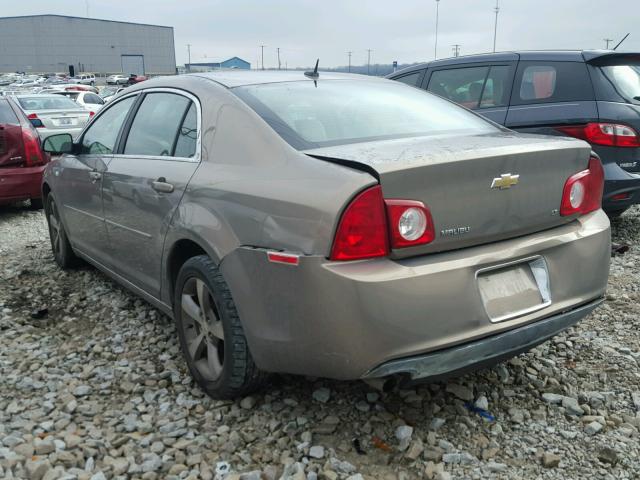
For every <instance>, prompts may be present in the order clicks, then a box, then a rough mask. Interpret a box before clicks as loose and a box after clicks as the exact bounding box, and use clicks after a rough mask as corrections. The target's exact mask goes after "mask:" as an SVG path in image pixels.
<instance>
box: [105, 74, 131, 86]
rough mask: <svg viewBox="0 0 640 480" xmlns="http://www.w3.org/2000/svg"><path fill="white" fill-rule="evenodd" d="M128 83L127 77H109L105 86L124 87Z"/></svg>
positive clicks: (119, 75) (120, 75)
mask: <svg viewBox="0 0 640 480" xmlns="http://www.w3.org/2000/svg"><path fill="white" fill-rule="evenodd" d="M127 83H129V75H122V74H117V75H109V76H108V77H107V85H125V84H127Z"/></svg>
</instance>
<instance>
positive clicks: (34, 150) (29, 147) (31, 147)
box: [22, 125, 48, 167]
mask: <svg viewBox="0 0 640 480" xmlns="http://www.w3.org/2000/svg"><path fill="white" fill-rule="evenodd" d="M22 143H23V145H24V158H25V165H26V166H27V167H36V166H38V165H44V164H45V163H47V161H48V158H47V156H46V154H45V153H44V152H43V151H42V149H41V148H40V137H39V136H38V133H37V132H36V131H35V130H33V129H32V128H29V127H28V126H24V125H23V127H22Z"/></svg>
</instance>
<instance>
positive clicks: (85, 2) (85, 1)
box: [84, 0, 89, 18]
mask: <svg viewBox="0 0 640 480" xmlns="http://www.w3.org/2000/svg"><path fill="white" fill-rule="evenodd" d="M84 6H85V7H86V8H87V18H89V0H84Z"/></svg>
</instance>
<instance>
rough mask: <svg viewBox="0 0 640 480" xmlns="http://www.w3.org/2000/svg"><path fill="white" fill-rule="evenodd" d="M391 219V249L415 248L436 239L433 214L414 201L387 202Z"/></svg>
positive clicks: (388, 214)
mask: <svg viewBox="0 0 640 480" xmlns="http://www.w3.org/2000/svg"><path fill="white" fill-rule="evenodd" d="M385 204H386V205H387V216H388V218H389V229H390V231H389V233H390V235H391V248H405V247H414V246H416V245H424V244H425V243H430V242H432V241H433V239H434V238H435V236H436V234H435V229H434V228H433V220H432V218H431V212H430V211H429V209H428V208H427V207H425V205H424V203H422V202H417V201H414V200H385Z"/></svg>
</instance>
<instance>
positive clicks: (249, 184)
mask: <svg viewBox="0 0 640 480" xmlns="http://www.w3.org/2000/svg"><path fill="white" fill-rule="evenodd" d="M510 58H512V61H513V62H515V63H514V64H509V65H507V67H508V69H513V70H515V72H516V73H514V75H515V78H516V80H513V79H512V80H511V82H512V83H513V82H515V83H517V82H518V81H520V82H523V80H522V78H525V79H526V80H524V83H526V84H527V87H523V88H524V90H522V92H523V93H522V95H523V96H524V97H525V98H526V99H527V100H526V101H529V100H528V99H529V98H530V96H531V95H533V96H534V99H538V100H539V101H540V106H541V105H542V104H543V102H542V100H544V99H545V98H554V95H559V93H558V94H556V93H555V92H556V91H559V92H565V91H566V90H565V87H563V86H562V85H563V83H562V80H561V75H560V72H561V71H562V69H563V67H562V66H561V65H559V64H554V65H553V66H554V68H555V69H556V70H555V71H556V73H555V74H553V75H552V74H549V73H548V70H545V69H543V68H540V67H536V68H535V69H534V70H526V68H527V67H528V66H529V65H525V64H522V65H525V66H522V65H521V64H520V60H519V59H515V57H510ZM523 61H524V60H523ZM532 61H533V60H532ZM536 61H537V60H536ZM583 65H584V62H583ZM498 66H501V65H498ZM420 68H421V69H422V71H419V70H420ZM430 68H431V66H423V67H419V68H417V70H416V71H415V72H404V73H407V74H415V75H416V76H415V81H414V82H405V83H412V84H413V85H415V86H418V85H419V86H420V87H422V86H423V81H424V79H425V77H426V76H427V75H428V76H429V77H428V79H427V83H426V84H425V88H424V89H422V90H419V89H416V88H413V87H410V86H407V85H404V84H403V83H401V82H396V81H391V80H387V79H377V78H371V77H362V76H356V75H348V74H334V73H323V72H320V73H318V72H317V70H316V71H314V72H306V73H305V74H303V73H302V72H297V71H274V72H249V71H243V72H241V71H225V72H216V73H211V74H194V75H182V76H175V77H164V78H157V79H152V80H149V81H147V82H144V83H141V84H138V85H133V86H131V87H129V88H127V90H125V91H124V92H122V93H120V94H119V95H117V96H116V97H115V98H114V99H113V100H111V101H110V102H109V103H107V104H106V105H105V106H104V107H103V108H102V109H101V110H100V111H99V112H98V113H97V114H96V115H95V116H94V117H93V118H92V119H91V120H90V121H89V123H88V125H87V126H86V127H85V128H84V129H83V130H82V132H81V133H80V134H79V135H77V136H75V137H74V136H73V135H72V134H70V133H64V134H59V135H52V136H49V137H48V138H47V139H46V140H45V141H44V149H45V150H46V151H48V152H49V153H51V154H54V155H56V158H55V159H54V160H52V161H51V162H50V163H49V164H48V165H47V167H46V169H45V173H44V178H43V190H42V191H43V195H44V202H45V205H46V207H45V213H46V218H47V221H48V225H49V233H50V238H51V247H52V252H53V255H54V258H55V261H56V262H57V263H58V265H59V266H60V267H62V268H71V267H72V266H73V265H74V264H76V262H77V261H78V260H79V259H83V260H85V261H88V262H89V263H91V264H93V265H95V266H96V267H97V268H99V269H100V270H102V271H103V272H105V273H106V274H107V275H109V276H111V277H112V278H114V279H115V280H116V281H118V282H120V283H121V284H123V285H124V286H125V287H126V288H129V289H131V290H132V291H133V292H135V293H136V294H138V295H140V296H141V297H142V298H144V299H146V300H147V301H149V302H150V303H152V304H153V305H155V306H156V307H157V308H159V309H160V310H162V311H163V312H164V313H166V314H167V315H169V316H171V317H172V318H173V319H174V321H175V323H176V327H177V332H178V336H179V341H180V345H181V348H182V351H183V354H184V357H185V360H186V363H187V365H188V367H189V370H190V372H191V374H192V376H193V377H194V379H195V380H196V381H197V382H198V383H199V384H200V386H201V387H202V388H203V389H204V390H205V391H206V392H207V393H209V394H210V395H212V396H214V397H237V396H242V395H246V394H247V393H248V392H250V391H252V390H254V389H256V388H258V387H260V386H261V385H263V383H264V381H265V378H266V375H267V373H268V372H282V373H291V374H302V375H311V376H318V377H329V378H335V379H355V378H361V379H366V380H376V381H380V382H387V381H400V382H405V381H424V380H425V379H432V378H441V377H442V376H446V375H453V374H458V373H459V372H463V371H466V370H468V369H470V368H477V367H479V366H482V365H487V364H490V363H495V362H497V361H500V360H502V359H506V358H509V357H511V356H513V355H515V354H517V353H520V352H523V351H526V350H528V349H530V348H532V347H533V346H535V345H537V344H539V343H541V342H543V341H545V340H547V339H548V338H550V337H552V336H554V335H556V334H557V333H559V332H561V331H563V330H565V329H567V328H569V327H570V326H571V325H573V324H575V323H576V322H578V321H579V320H580V319H582V318H583V317H584V316H585V315H587V314H588V313H589V312H591V311H593V310H594V309H595V308H596V307H597V306H598V305H599V304H600V303H601V302H602V300H603V296H604V293H605V288H606V285H607V277H608V270H609V259H610V226H609V219H608V218H607V216H606V215H605V214H604V212H603V211H602V210H601V202H602V192H603V183H604V175H605V173H604V170H603V165H602V163H601V161H600V158H599V157H598V154H597V153H595V152H593V151H592V147H591V145H589V144H588V143H586V142H585V141H583V140H582V139H578V138H570V137H567V136H564V137H563V136H558V135H556V136H543V135H527V134H524V133H519V132H514V131H512V130H509V129H507V128H505V127H503V126H501V125H499V124H498V123H495V122H491V121H489V120H487V119H486V118H484V117H482V116H480V115H476V114H474V113H473V112H471V111H469V110H468V109H465V108H462V107H460V106H459V105H456V104H455V103H453V102H452V101H449V100H448V99H443V98H440V97H439V96H437V95H433V94H431V93H428V92H427V91H425V90H426V89H428V86H429V82H430V80H429V78H433V72H430V71H429V69H430ZM482 68H485V67H482ZM492 68H493V66H490V67H489V68H488V69H487V71H486V72H485V74H484V75H485V76H484V79H483V80H482V82H481V84H480V85H479V87H480V93H477V92H475V90H476V89H477V88H478V87H471V86H470V85H471V84H472V83H473V84H475V83H477V82H473V81H472V80H469V81H468V82H466V83H459V82H456V83H455V84H454V85H453V86H449V83H447V82H445V81H444V80H442V81H441V82H440V81H439V82H438V83H439V84H442V87H443V88H444V89H445V92H446V94H447V95H444V93H443V92H440V94H441V96H446V97H447V98H451V97H454V96H455V100H456V101H457V102H460V103H465V102H467V107H474V105H475V108H476V109H478V110H480V109H481V106H486V107H487V108H490V107H489V105H491V108H495V109H499V108H500V109H502V110H504V114H505V119H508V118H512V116H513V115H520V114H521V113H522V112H520V111H519V109H518V108H516V109H515V112H514V113H510V110H511V108H512V107H511V105H510V103H509V101H510V100H511V98H512V94H511V93H510V92H511V86H510V84H508V82H507V80H508V79H509V77H508V75H506V74H503V76H502V77H500V78H501V79H502V80H498V77H497V76H496V77H495V78H496V79H495V80H491V82H489V80H488V79H487V72H490V71H491V70H492ZM521 68H523V69H525V70H524V71H523V72H522V74H521V75H520V74H518V73H517V72H519V71H520V69H521ZM585 68H586V67H585ZM508 71H511V70H508ZM544 72H547V73H544ZM503 73H504V72H503ZM543 73H544V74H543ZM442 75H444V74H442ZM446 78H448V77H446ZM405 80H406V79H405ZM574 80H575V79H574ZM467 84H469V85H467ZM529 84H531V85H529ZM454 86H455V88H453V87H454ZM529 87H531V88H529ZM519 88H520V87H517V88H516V89H515V90H514V91H515V92H516V93H517V92H519V91H520V90H519ZM575 88H577V87H575ZM471 90H474V91H473V92H471ZM485 91H486V94H485ZM449 95H450V96H451V97H450V96H449ZM478 95H479V96H478ZM35 97H37V96H35ZM42 97H44V96H42ZM50 97H53V96H50ZM32 98H33V97H31V98H28V99H27V98H24V99H18V101H21V102H22V105H21V106H22V108H25V109H26V108H28V107H30V106H31V105H30V104H29V103H28V102H30V101H32ZM57 98H58V100H60V101H61V100H68V99H65V98H62V97H60V96H57ZM505 98H506V99H509V101H507V100H504V99H505ZM474 99H476V100H474ZM483 99H485V100H484V103H483ZM594 101H597V100H594ZM473 102H475V104H474V103H473ZM570 103H578V104H579V103H580V100H578V99H575V98H574V99H573V100H571V102H570ZM520 106H521V105H518V107H520ZM566 106H567V105H565V104H563V107H566ZM563 107H558V108H563ZM27 111H30V110H27ZM525 112H527V113H525V114H523V115H525V116H524V117H519V118H522V121H523V122H525V124H527V125H532V124H535V122H537V121H538V119H539V117H538V116H537V113H536V109H529V110H528V111H527V110H525ZM52 120H53V118H52ZM527 122H528V123H527ZM502 123H505V122H504V121H503V122H502ZM60 128H62V126H60ZM61 131H62V130H61ZM214 133H215V134H214ZM605 134H606V133H605ZM613 135H615V136H616V137H618V136H620V137H626V136H627V135H626V134H625V133H624V132H618V131H616V130H615V129H614V131H613ZM625 141H626V140H625ZM616 142H617V143H619V142H620V139H618V138H617V139H616Z"/></svg>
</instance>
